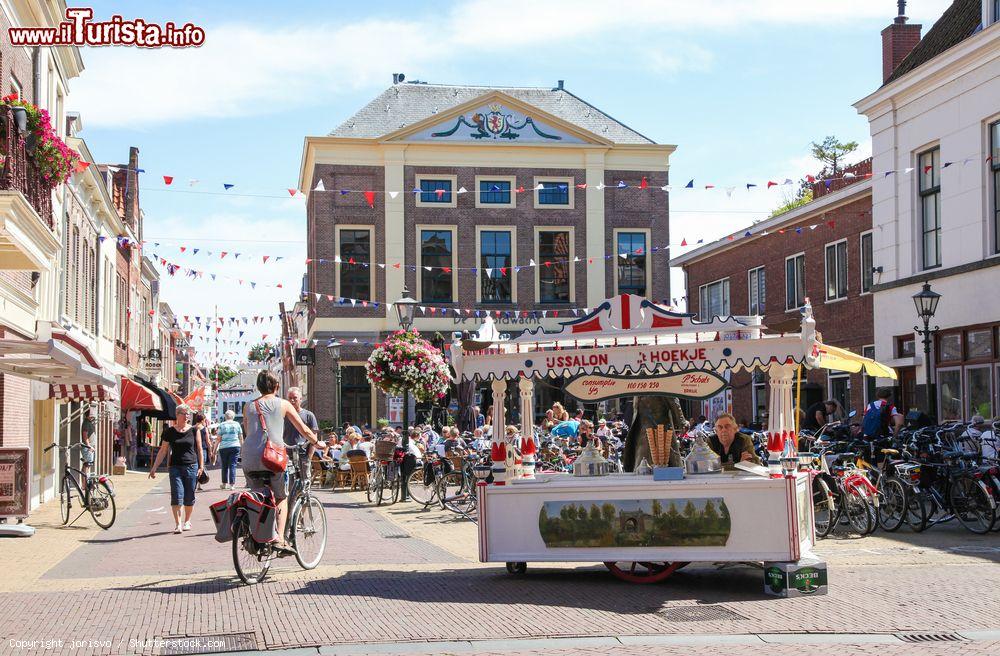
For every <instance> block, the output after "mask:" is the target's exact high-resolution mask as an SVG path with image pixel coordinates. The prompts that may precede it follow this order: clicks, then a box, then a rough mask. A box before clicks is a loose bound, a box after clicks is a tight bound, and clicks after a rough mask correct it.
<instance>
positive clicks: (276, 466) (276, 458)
mask: <svg viewBox="0 0 1000 656" xmlns="http://www.w3.org/2000/svg"><path fill="white" fill-rule="evenodd" d="M253 404H254V407H256V408H257V421H259V422H260V429H261V430H262V431H263V432H264V452H263V453H262V454H261V455H260V461H261V463H263V465H264V466H265V467H266V468H267V469H269V470H270V471H273V472H274V473H276V474H277V473H281V472H283V471H285V468H286V467H287V466H288V453H287V452H286V451H285V446H284V445H283V444H282V445H280V446H275V444H274V443H273V442H271V435H270V434H269V433H268V431H267V422H265V421H264V414H263V413H262V412H261V410H260V399H254V402H253Z"/></svg>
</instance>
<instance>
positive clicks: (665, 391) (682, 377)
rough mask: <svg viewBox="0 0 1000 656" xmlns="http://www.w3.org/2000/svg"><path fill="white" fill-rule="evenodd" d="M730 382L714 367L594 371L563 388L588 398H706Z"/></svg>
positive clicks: (570, 392) (574, 379)
mask: <svg viewBox="0 0 1000 656" xmlns="http://www.w3.org/2000/svg"><path fill="white" fill-rule="evenodd" d="M726 385H727V383H726V379H725V378H722V377H721V376H719V375H717V374H715V373H712V372H710V371H686V372H680V373H674V374H667V375H665V376H650V377H642V378H637V377H635V376H604V375H599V374H591V375H583V376H577V377H575V378H573V379H572V380H570V381H569V382H568V383H566V386H565V387H564V388H563V391H565V392H566V393H567V394H569V395H570V396H572V397H574V398H576V399H579V400H580V401H584V402H596V401H603V400H605V399H614V398H619V397H623V396H642V395H645V394H662V395H666V396H676V397H679V398H682V399H692V400H702V399H707V398H710V397H712V396H715V395H716V394H718V393H719V392H720V391H721V390H722V389H724V388H725V387H726Z"/></svg>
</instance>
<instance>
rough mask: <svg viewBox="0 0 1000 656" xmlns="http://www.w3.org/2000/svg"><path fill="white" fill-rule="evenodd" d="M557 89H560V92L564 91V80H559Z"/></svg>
mask: <svg viewBox="0 0 1000 656" xmlns="http://www.w3.org/2000/svg"><path fill="white" fill-rule="evenodd" d="M556 89H559V90H560V91H562V90H563V80H559V81H558V82H557V85H556Z"/></svg>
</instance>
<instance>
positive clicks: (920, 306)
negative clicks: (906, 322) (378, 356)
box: [913, 282, 941, 322]
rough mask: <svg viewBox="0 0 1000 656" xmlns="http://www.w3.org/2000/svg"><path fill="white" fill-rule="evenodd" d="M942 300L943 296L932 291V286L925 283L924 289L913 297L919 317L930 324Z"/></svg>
mask: <svg viewBox="0 0 1000 656" xmlns="http://www.w3.org/2000/svg"><path fill="white" fill-rule="evenodd" d="M940 300H941V294H938V293H937V292H934V291H931V284H930V283H929V282H925V283H924V288H923V289H921V290H920V291H919V292H917V293H916V294H914V295H913V304H914V305H916V306H917V316H918V317H920V318H921V319H923V320H924V321H928V322H929V321H930V320H931V317H933V316H934V313H935V312H937V306H938V301H940Z"/></svg>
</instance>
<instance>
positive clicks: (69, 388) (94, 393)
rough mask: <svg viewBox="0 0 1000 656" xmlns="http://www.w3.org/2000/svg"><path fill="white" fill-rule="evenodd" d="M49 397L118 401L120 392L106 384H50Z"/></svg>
mask: <svg viewBox="0 0 1000 656" xmlns="http://www.w3.org/2000/svg"><path fill="white" fill-rule="evenodd" d="M49 398H50V399H55V400H56V401H65V402H76V401H117V400H118V393H117V392H116V391H115V389H114V388H113V387H107V386H105V385H49Z"/></svg>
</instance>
